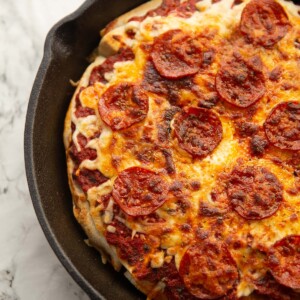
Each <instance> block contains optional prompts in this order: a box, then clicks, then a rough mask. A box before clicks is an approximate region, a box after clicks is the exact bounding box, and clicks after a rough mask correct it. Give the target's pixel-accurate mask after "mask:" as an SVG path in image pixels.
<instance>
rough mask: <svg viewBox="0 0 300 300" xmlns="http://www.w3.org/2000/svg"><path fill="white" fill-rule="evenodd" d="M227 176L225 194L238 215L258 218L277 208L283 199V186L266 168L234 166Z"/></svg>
mask: <svg viewBox="0 0 300 300" xmlns="http://www.w3.org/2000/svg"><path fill="white" fill-rule="evenodd" d="M229 176H230V177H229V180H228V182H227V195H228V198H229V201H230V202H231V205H232V207H233V208H234V210H235V211H236V212H237V213H238V214H239V215H240V216H242V217H243V218H245V219H249V220H260V219H264V218H267V217H270V216H271V215H273V214H274V213H275V212H276V211H277V210H278V208H279V206H280V204H281V202H282V200H283V195H282V189H283V188H282V185H281V183H280V182H279V181H278V179H277V177H276V176H275V175H274V174H273V173H271V172H270V171H268V170H267V169H266V168H262V167H252V166H248V167H245V168H242V167H240V168H235V169H234V170H233V171H232V173H231V174H230V175H229Z"/></svg>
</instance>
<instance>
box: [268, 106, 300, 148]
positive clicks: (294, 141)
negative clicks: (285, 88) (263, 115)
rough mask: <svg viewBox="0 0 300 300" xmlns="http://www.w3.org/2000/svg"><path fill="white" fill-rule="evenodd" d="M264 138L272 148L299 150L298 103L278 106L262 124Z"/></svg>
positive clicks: (299, 109)
mask: <svg viewBox="0 0 300 300" xmlns="http://www.w3.org/2000/svg"><path fill="white" fill-rule="evenodd" d="M264 128H265V132H266V136H267V138H268V140H269V141H270V143H272V144H273V145H274V146H276V147H278V148H280V149H285V150H294V151H297V150H300V102H296V101H289V102H282V103H280V104H278V105H277V106H276V107H275V108H274V109H273V110H272V111H271V113H270V114H269V116H268V117H267V120H266V121H265V124H264Z"/></svg>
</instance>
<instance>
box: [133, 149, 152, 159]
mask: <svg viewBox="0 0 300 300" xmlns="http://www.w3.org/2000/svg"><path fill="white" fill-rule="evenodd" d="M154 153H155V151H154V149H153V148H152V147H141V148H140V149H138V150H137V151H136V153H135V155H136V158H137V159H138V160H139V161H140V162H143V163H150V162H154V160H155V158H154Z"/></svg>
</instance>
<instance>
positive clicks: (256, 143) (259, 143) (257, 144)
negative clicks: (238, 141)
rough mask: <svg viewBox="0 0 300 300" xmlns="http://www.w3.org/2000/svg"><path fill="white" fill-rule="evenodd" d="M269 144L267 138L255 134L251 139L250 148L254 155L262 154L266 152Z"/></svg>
mask: <svg viewBox="0 0 300 300" xmlns="http://www.w3.org/2000/svg"><path fill="white" fill-rule="evenodd" d="M268 144H269V143H268V141H267V139H266V138H264V137H262V136H259V135H255V136H253V137H252V138H251V140H250V150H251V153H252V155H254V156H262V155H263V154H264V153H265V151H266V148H267V147H268Z"/></svg>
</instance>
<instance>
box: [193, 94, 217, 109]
mask: <svg viewBox="0 0 300 300" xmlns="http://www.w3.org/2000/svg"><path fill="white" fill-rule="evenodd" d="M218 101H219V96H218V94H217V93H212V94H211V95H209V96H208V97H207V99H205V100H200V101H199V103H198V106H199V107H202V108H207V109H211V108H213V107H214V106H216V105H217V103H218Z"/></svg>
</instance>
